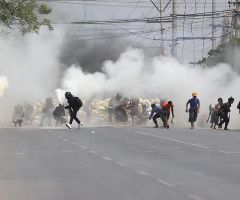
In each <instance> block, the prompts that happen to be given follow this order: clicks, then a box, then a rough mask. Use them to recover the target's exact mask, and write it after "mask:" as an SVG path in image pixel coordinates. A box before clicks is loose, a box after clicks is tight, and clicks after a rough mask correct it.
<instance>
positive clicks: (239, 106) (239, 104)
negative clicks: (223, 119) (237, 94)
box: [237, 101, 240, 110]
mask: <svg viewBox="0 0 240 200" xmlns="http://www.w3.org/2000/svg"><path fill="white" fill-rule="evenodd" d="M237 109H239V110H240V101H239V103H238V105H237Z"/></svg>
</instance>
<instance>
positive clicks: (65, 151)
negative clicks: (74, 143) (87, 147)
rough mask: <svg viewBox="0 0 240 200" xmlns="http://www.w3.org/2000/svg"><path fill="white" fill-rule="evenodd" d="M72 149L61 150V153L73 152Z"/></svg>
mask: <svg viewBox="0 0 240 200" xmlns="http://www.w3.org/2000/svg"><path fill="white" fill-rule="evenodd" d="M73 152H74V151H71V150H64V151H62V153H73Z"/></svg>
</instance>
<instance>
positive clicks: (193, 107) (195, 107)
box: [186, 92, 200, 129]
mask: <svg viewBox="0 0 240 200" xmlns="http://www.w3.org/2000/svg"><path fill="white" fill-rule="evenodd" d="M188 104H190V108H189V110H188ZM199 110H200V101H199V99H198V98H197V93H196V92H193V93H192V98H191V99H189V100H188V102H187V104H186V112H189V120H188V121H189V122H190V123H191V129H193V128H194V122H196V121H197V116H198V113H199Z"/></svg>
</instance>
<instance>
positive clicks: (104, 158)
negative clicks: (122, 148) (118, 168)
mask: <svg viewBox="0 0 240 200" xmlns="http://www.w3.org/2000/svg"><path fill="white" fill-rule="evenodd" d="M102 159H103V160H107V161H110V160H112V158H109V157H106V156H103V157H102Z"/></svg>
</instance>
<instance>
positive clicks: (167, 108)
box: [162, 101, 174, 127]
mask: <svg viewBox="0 0 240 200" xmlns="http://www.w3.org/2000/svg"><path fill="white" fill-rule="evenodd" d="M173 107H174V105H173V103H172V101H164V102H163V103H162V109H163V111H164V118H165V120H164V121H165V122H166V124H165V126H166V127H167V126H168V127H169V125H168V120H169V117H170V114H171V113H172V119H173V118H174V110H173Z"/></svg>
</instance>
